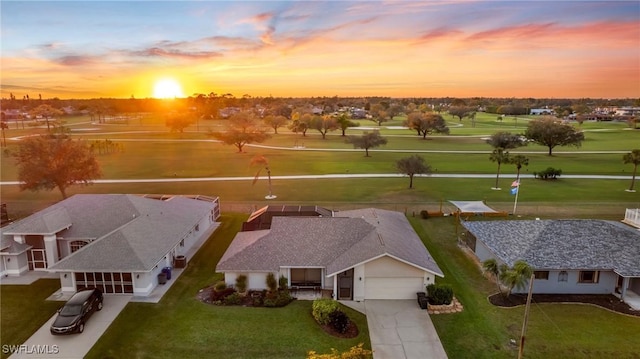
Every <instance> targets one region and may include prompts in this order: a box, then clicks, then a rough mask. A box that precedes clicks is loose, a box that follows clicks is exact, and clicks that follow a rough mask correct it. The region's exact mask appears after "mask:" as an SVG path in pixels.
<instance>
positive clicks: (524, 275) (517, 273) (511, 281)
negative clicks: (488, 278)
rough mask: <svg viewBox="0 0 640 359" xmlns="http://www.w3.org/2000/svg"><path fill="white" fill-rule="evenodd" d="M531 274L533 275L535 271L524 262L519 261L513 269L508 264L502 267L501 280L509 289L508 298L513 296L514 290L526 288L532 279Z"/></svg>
mask: <svg viewBox="0 0 640 359" xmlns="http://www.w3.org/2000/svg"><path fill="white" fill-rule="evenodd" d="M531 273H533V270H532V269H531V267H530V266H529V264H527V262H525V261H523V260H517V261H516V262H515V263H514V264H513V267H511V268H509V267H508V266H507V265H506V264H503V265H501V266H500V280H501V281H502V283H504V284H505V285H506V286H507V287H508V291H507V297H508V296H509V295H511V291H512V290H513V288H518V289H520V288H524V287H525V285H526V284H527V281H528V280H529V278H530V277H531Z"/></svg>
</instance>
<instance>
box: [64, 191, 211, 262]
mask: <svg viewBox="0 0 640 359" xmlns="http://www.w3.org/2000/svg"><path fill="white" fill-rule="evenodd" d="M78 196H80V197H83V198H76V197H78ZM57 205H58V206H62V207H63V208H66V209H67V211H68V213H69V214H70V217H71V219H72V223H73V225H72V226H71V228H69V229H68V230H65V231H63V232H62V236H63V237H65V238H97V240H95V241H93V242H92V243H90V244H89V245H86V246H85V247H83V248H82V249H80V250H79V251H77V252H75V253H73V254H72V255H70V256H68V257H66V258H64V259H62V260H61V261H60V262H58V263H56V264H55V265H53V266H51V269H53V270H74V271H148V270H151V269H152V268H153V267H154V266H155V265H156V263H157V262H158V261H159V260H160V259H162V257H163V256H164V255H166V254H167V253H168V252H169V250H171V248H173V247H174V246H175V245H176V244H178V243H179V242H180V240H181V239H182V238H184V236H185V235H186V234H187V233H188V231H190V230H191V229H193V227H194V226H195V225H196V223H198V221H199V220H200V219H201V218H203V217H204V216H206V215H207V214H208V213H209V212H210V211H211V209H212V208H213V203H210V202H206V201H199V200H194V199H189V198H185V197H180V196H176V197H173V198H171V199H170V200H167V201H161V200H157V199H150V198H144V197H140V196H136V195H76V196H73V197H71V198H69V199H67V200H65V201H62V202H60V203H58V204H57ZM76 205H77V206H78V207H74V206H76ZM91 230H94V231H95V232H91Z"/></svg>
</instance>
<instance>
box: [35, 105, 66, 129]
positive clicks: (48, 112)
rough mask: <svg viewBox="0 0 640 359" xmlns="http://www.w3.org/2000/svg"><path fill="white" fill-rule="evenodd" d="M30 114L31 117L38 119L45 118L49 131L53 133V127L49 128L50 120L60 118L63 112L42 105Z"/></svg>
mask: <svg viewBox="0 0 640 359" xmlns="http://www.w3.org/2000/svg"><path fill="white" fill-rule="evenodd" d="M30 114H31V116H34V117H38V116H41V117H43V118H44V120H45V122H46V123H47V131H51V127H50V126H49V119H50V118H53V117H56V116H60V115H62V114H63V112H62V111H60V110H58V109H57V108H55V107H52V106H51V105H46V104H45V105H40V106H38V107H36V108H34V109H33V110H31V112H30Z"/></svg>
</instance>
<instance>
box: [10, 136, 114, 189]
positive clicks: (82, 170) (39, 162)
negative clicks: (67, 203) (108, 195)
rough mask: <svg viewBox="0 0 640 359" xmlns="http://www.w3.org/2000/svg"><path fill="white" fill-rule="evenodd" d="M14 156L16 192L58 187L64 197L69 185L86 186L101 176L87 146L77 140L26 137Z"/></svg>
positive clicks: (96, 162)
mask: <svg viewBox="0 0 640 359" xmlns="http://www.w3.org/2000/svg"><path fill="white" fill-rule="evenodd" d="M14 156H15V160H16V165H17V166H18V180H19V181H20V190H30V191H39V190H41V189H45V190H52V189H54V188H58V190H60V193H61V194H62V197H63V198H67V188H68V187H69V186H71V185H73V184H84V185H88V184H90V183H92V181H93V180H95V179H98V178H100V177H101V176H102V172H101V171H100V165H99V164H98V161H96V159H95V157H94V155H93V153H92V151H91V149H90V147H89V146H88V145H87V144H86V143H84V142H83V141H79V140H75V141H74V140H71V139H68V138H50V137H48V136H37V137H30V138H27V139H25V140H22V142H21V143H20V144H19V147H18V151H17V153H16V154H15V155H14Z"/></svg>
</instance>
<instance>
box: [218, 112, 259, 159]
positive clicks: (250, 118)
mask: <svg viewBox="0 0 640 359" xmlns="http://www.w3.org/2000/svg"><path fill="white" fill-rule="evenodd" d="M210 136H213V138H215V139H217V140H220V141H222V142H223V143H225V144H227V145H234V146H236V147H237V148H238V152H242V148H243V147H244V146H245V145H247V144H249V143H261V142H263V141H265V140H266V139H267V138H269V135H268V134H267V133H266V130H265V129H264V128H262V127H261V126H260V124H259V122H258V119H256V117H255V116H254V115H253V114H251V113H249V112H244V111H243V112H238V113H236V114H235V115H233V116H231V117H230V118H229V120H228V124H227V128H226V130H225V131H222V132H210Z"/></svg>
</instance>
